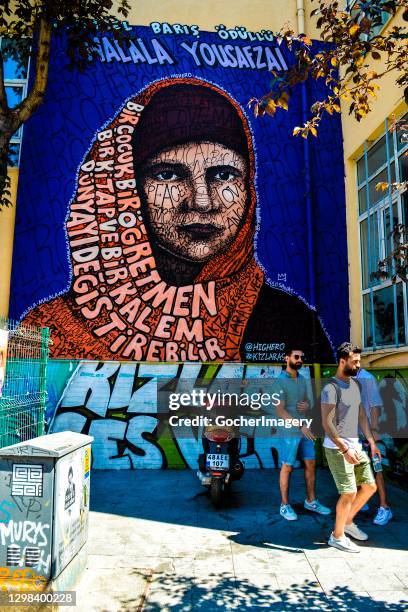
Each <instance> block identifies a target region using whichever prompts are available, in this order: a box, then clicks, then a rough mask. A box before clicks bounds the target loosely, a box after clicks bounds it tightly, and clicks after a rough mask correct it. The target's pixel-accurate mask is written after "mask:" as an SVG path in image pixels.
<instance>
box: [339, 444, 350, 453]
mask: <svg viewBox="0 0 408 612" xmlns="http://www.w3.org/2000/svg"><path fill="white" fill-rule="evenodd" d="M349 450H350V447H349V446H348V447H347V448H346V450H345V451H342V453H341V454H342V455H345V454H346V453H347V451H349Z"/></svg>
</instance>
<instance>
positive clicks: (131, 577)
mask: <svg viewBox="0 0 408 612" xmlns="http://www.w3.org/2000/svg"><path fill="white" fill-rule="evenodd" d="M147 576H148V574H147V573H146V572H143V570H133V569H131V568H128V569H127V570H124V569H122V570H120V571H118V570H112V569H99V570H98V569H95V568H92V571H89V572H87V573H86V578H85V579H84V580H81V582H80V583H79V584H78V585H77V587H76V594H77V595H76V596H77V603H78V605H80V606H87V609H88V610H99V609H101V608H100V607H99V606H107V607H106V609H107V610H122V608H121V607H120V606H119V607H118V604H120V603H121V602H123V601H128V600H129V598H130V597H131V598H132V600H133V602H134V607H137V605H138V604H139V602H140V600H141V597H142V594H143V592H144V590H145V588H146V582H147ZM115 606H116V607H115Z"/></svg>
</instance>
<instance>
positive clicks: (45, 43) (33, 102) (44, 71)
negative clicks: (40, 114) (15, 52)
mask: <svg viewBox="0 0 408 612" xmlns="http://www.w3.org/2000/svg"><path fill="white" fill-rule="evenodd" d="M50 41H51V26H50V24H49V23H48V22H47V21H45V19H43V18H41V20H40V32H39V37H38V50H37V57H36V66H35V81H34V85H33V87H32V89H31V91H30V93H29V94H28V96H27V98H26V99H25V100H23V102H22V103H21V104H19V106H18V107H17V108H16V110H15V111H14V115H15V119H16V122H17V127H16V129H18V128H19V127H20V125H21V124H22V123H24V122H25V121H27V119H29V118H30V117H31V115H32V114H33V113H34V112H35V111H36V110H37V108H38V107H39V106H40V104H41V103H42V101H43V99H44V95H45V90H46V88H47V80H48V67H49V60H50Z"/></svg>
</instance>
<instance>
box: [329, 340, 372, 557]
mask: <svg viewBox="0 0 408 612" xmlns="http://www.w3.org/2000/svg"><path fill="white" fill-rule="evenodd" d="M360 353H361V349H360V348H359V347H357V346H354V345H353V344H351V343H349V342H343V344H341V345H340V346H339V348H338V349H337V361H338V366H337V371H336V375H335V377H334V378H332V379H330V380H328V381H327V382H326V384H325V386H324V387H323V390H322V393H321V409H322V423H323V428H324V431H325V438H324V443H323V446H324V452H325V455H326V459H327V463H328V465H329V469H330V471H331V474H332V476H333V479H334V482H335V484H336V487H337V490H338V492H339V494H340V497H339V499H338V502H337V506H336V522H335V525H334V530H333V532H332V533H331V535H330V538H329V542H328V543H329V546H334V547H335V548H338V549H340V550H344V551H346V552H360V549H359V547H358V546H356V544H354V542H352V541H351V540H350V539H349V538H348V537H347V536H351V537H352V538H354V539H356V540H367V539H368V535H367V534H366V533H364V531H362V530H361V529H359V528H358V527H357V525H355V523H354V522H353V519H354V517H355V515H356V514H357V512H358V511H359V510H361V508H362V507H363V506H364V504H365V503H366V502H367V501H368V500H369V499H370V497H371V496H372V495H374V493H375V491H376V489H377V486H376V484H375V479H374V474H373V471H372V469H371V463H370V459H369V457H368V455H367V453H366V452H365V451H363V450H362V447H361V443H360V441H359V437H358V431H359V428H360V429H361V431H362V432H363V434H364V436H365V437H366V439H367V441H368V443H369V445H370V449H371V455H372V456H374V455H379V457H381V453H380V451H379V450H378V448H377V446H376V444H375V441H374V437H373V434H372V432H371V429H370V425H369V423H368V419H367V416H366V413H365V410H364V408H363V406H362V404H361V394H360V387H359V384H358V383H357V382H356V381H355V380H353V378H352V377H353V376H356V374H357V372H358V368H359V367H360ZM357 487H359V489H358V491H357Z"/></svg>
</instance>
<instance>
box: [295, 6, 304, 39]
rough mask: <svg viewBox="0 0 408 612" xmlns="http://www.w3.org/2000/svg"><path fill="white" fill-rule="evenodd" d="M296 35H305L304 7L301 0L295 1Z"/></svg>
mask: <svg viewBox="0 0 408 612" xmlns="http://www.w3.org/2000/svg"><path fill="white" fill-rule="evenodd" d="M296 17H297V27H298V34H305V7H304V3H303V0H296Z"/></svg>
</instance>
